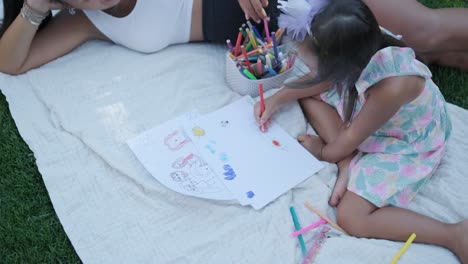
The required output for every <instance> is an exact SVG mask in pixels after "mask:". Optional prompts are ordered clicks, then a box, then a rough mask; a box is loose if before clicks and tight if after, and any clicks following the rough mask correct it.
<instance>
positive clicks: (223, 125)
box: [221, 120, 229, 127]
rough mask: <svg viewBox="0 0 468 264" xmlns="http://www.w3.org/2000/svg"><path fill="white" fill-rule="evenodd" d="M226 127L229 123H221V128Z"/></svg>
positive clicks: (225, 121)
mask: <svg viewBox="0 0 468 264" xmlns="http://www.w3.org/2000/svg"><path fill="white" fill-rule="evenodd" d="M228 125H229V121H227V120H224V121H221V126H222V127H227V126H228Z"/></svg>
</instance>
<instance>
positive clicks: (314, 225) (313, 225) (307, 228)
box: [291, 219, 327, 237]
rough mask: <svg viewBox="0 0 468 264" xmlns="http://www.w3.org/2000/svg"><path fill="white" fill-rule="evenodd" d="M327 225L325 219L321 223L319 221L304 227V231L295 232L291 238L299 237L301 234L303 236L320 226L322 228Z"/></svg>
mask: <svg viewBox="0 0 468 264" xmlns="http://www.w3.org/2000/svg"><path fill="white" fill-rule="evenodd" d="M326 223H327V221H325V220H324V219H320V220H319V221H317V222H315V223H313V224H311V225H310V226H307V227H304V228H302V229H300V230H297V231H296V232H293V233H292V234H291V236H293V237H297V236H298V235H300V234H303V233H305V232H307V231H309V230H312V229H314V228H317V227H319V226H321V225H324V224H326Z"/></svg>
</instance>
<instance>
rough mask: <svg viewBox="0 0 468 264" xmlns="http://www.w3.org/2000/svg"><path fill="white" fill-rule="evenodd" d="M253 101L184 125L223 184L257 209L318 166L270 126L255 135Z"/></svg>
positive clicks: (293, 141)
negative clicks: (220, 176)
mask: <svg viewBox="0 0 468 264" xmlns="http://www.w3.org/2000/svg"><path fill="white" fill-rule="evenodd" d="M253 103H254V102H253V99H252V98H251V97H243V98H242V99H240V100H238V101H236V102H234V103H232V104H230V105H227V106H225V107H223V108H221V109H219V110H217V111H214V112H212V113H209V114H206V115H204V116H200V117H199V118H197V119H193V120H192V121H189V123H191V125H184V128H185V131H186V132H187V134H188V135H189V137H190V138H191V139H192V142H193V143H194V144H195V145H196V146H197V147H198V149H199V151H200V153H201V155H202V156H203V157H205V158H206V161H207V162H208V163H209V164H210V166H211V168H212V169H213V170H214V171H215V173H216V174H217V175H224V184H225V185H226V187H227V188H228V189H230V190H231V192H232V193H233V194H234V195H235V196H236V197H238V200H240V201H241V200H243V201H246V200H247V201H250V202H249V203H250V204H251V205H252V206H253V207H254V208H255V209H260V208H262V207H264V206H265V205H267V204H268V203H270V202H271V201H273V200H274V199H276V198H277V197H279V196H280V195H282V194H283V193H285V192H286V191H288V190H290V189H291V188H293V187H294V186H296V185H297V184H299V183H301V182H302V181H304V180H305V179H306V178H308V177H309V176H312V175H313V174H315V173H316V172H318V171H319V170H320V169H322V168H323V164H322V163H321V162H319V161H318V160H317V159H316V158H315V157H313V156H312V155H311V154H310V153H309V152H308V151H307V150H305V149H304V148H303V147H302V146H301V145H300V144H299V143H298V142H297V140H296V139H294V138H292V137H291V136H290V135H289V134H287V133H286V132H285V131H284V130H283V129H282V128H281V127H280V126H279V125H277V124H275V123H274V122H273V123H271V124H270V125H269V126H268V131H267V132H266V133H263V132H261V131H260V129H259V126H258V124H257V122H256V121H255V119H254V116H253Z"/></svg>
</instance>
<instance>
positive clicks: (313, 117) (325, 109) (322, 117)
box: [298, 98, 352, 206]
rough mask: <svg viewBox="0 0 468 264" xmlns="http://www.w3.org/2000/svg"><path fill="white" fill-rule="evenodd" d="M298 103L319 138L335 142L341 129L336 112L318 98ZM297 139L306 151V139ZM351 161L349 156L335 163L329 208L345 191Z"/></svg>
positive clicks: (341, 123) (335, 203)
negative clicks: (336, 170) (335, 176)
mask: <svg viewBox="0 0 468 264" xmlns="http://www.w3.org/2000/svg"><path fill="white" fill-rule="evenodd" d="M299 103H300V104H301V107H302V111H303V112H304V114H305V116H306V118H307V121H309V123H310V124H311V125H312V127H313V128H314V129H315V131H316V132H317V134H318V135H319V136H320V138H322V140H323V141H325V142H326V143H329V142H332V141H333V140H335V138H336V137H337V136H338V133H339V131H340V129H341V128H343V121H342V120H341V118H340V116H339V115H338V113H337V112H336V110H335V109H334V108H333V107H331V106H330V105H328V104H327V103H325V102H323V101H321V100H320V99H318V98H317V99H315V98H304V99H301V100H300V101H299ZM298 139H299V141H300V142H301V144H302V145H303V146H304V147H305V148H306V149H308V143H309V141H308V137H307V136H305V135H302V136H299V138H298ZM351 159H352V156H349V157H347V158H345V159H344V160H342V161H339V162H338V163H337V165H338V176H337V179H336V183H335V187H334V188H333V192H332V195H331V197H330V201H329V203H330V205H331V206H337V205H338V203H339V202H340V199H341V198H342V197H343V195H344V193H345V191H346V186H347V184H348V173H349V163H350V161H351Z"/></svg>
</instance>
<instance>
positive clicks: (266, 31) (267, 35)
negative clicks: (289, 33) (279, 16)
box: [263, 18, 271, 43]
mask: <svg viewBox="0 0 468 264" xmlns="http://www.w3.org/2000/svg"><path fill="white" fill-rule="evenodd" d="M263 25H264V27H265V34H266V37H267V42H268V43H270V42H271V36H270V30H269V29H268V18H264V19H263Z"/></svg>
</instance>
